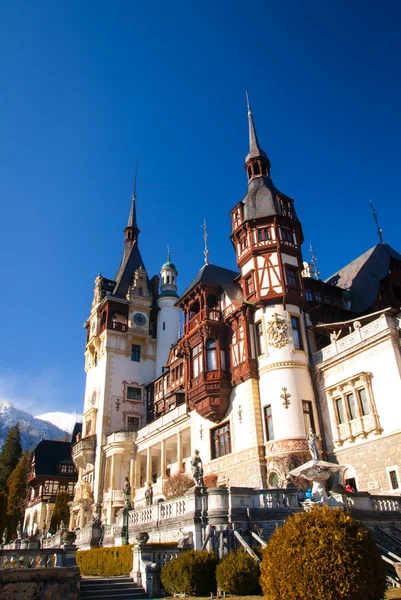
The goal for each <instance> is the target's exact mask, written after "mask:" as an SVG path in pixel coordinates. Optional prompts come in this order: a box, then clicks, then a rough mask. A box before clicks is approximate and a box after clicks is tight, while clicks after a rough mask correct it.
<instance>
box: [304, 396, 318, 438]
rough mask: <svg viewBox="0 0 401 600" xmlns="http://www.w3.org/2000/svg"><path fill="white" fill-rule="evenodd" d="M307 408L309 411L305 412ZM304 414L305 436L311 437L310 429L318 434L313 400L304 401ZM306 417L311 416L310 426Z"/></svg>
mask: <svg viewBox="0 0 401 600" xmlns="http://www.w3.org/2000/svg"><path fill="white" fill-rule="evenodd" d="M305 408H307V410H305ZM302 414H303V418H304V425H305V434H306V435H307V436H308V435H309V429H311V428H312V429H313V431H314V432H315V433H316V428H315V415H314V413H313V402H312V400H302ZM305 415H308V416H309V425H308V426H306V421H305Z"/></svg>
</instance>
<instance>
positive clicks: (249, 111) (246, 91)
mask: <svg viewBox="0 0 401 600" xmlns="http://www.w3.org/2000/svg"><path fill="white" fill-rule="evenodd" d="M245 96H246V105H247V107H248V115H250V114H251V105H250V104H249V96H248V90H245Z"/></svg>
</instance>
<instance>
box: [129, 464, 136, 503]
mask: <svg viewBox="0 0 401 600" xmlns="http://www.w3.org/2000/svg"><path fill="white" fill-rule="evenodd" d="M129 482H130V484H131V500H132V498H133V497H134V494H135V460H134V458H131V460H130V464H129Z"/></svg>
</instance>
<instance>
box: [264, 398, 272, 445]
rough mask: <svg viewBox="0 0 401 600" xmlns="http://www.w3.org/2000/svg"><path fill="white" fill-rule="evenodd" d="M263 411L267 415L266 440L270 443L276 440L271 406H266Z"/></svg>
mask: <svg viewBox="0 0 401 600" xmlns="http://www.w3.org/2000/svg"><path fill="white" fill-rule="evenodd" d="M263 411H264V413H265V425H266V440H267V441H268V442H270V441H271V440H274V429H273V415H272V407H271V404H269V405H268V406H265V407H264V409H263Z"/></svg>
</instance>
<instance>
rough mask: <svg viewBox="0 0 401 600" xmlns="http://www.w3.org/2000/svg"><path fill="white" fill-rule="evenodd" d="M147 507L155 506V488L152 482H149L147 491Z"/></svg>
mask: <svg viewBox="0 0 401 600" xmlns="http://www.w3.org/2000/svg"><path fill="white" fill-rule="evenodd" d="M145 500H146V506H152V504H153V487H152V484H151V483H150V481H148V487H147V488H146V490H145Z"/></svg>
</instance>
